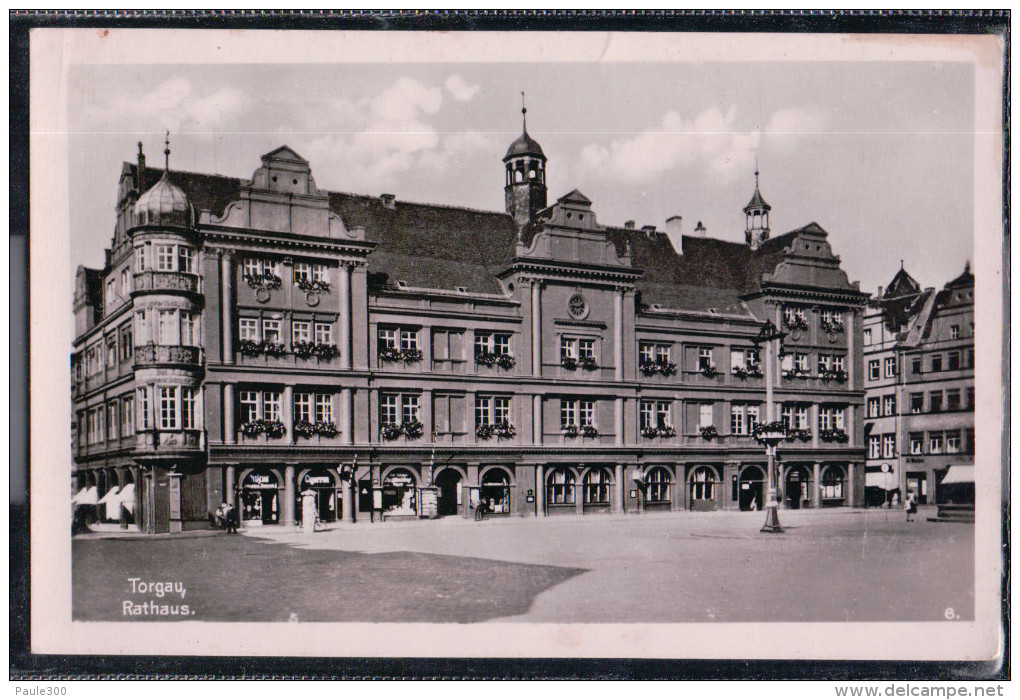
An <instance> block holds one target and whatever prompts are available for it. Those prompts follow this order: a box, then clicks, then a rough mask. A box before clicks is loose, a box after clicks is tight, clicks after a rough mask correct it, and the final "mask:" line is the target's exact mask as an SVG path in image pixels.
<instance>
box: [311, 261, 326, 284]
mask: <svg viewBox="0 0 1020 700" xmlns="http://www.w3.org/2000/svg"><path fill="white" fill-rule="evenodd" d="M312 281H313V282H325V283H327V284H328V283H329V267H327V266H326V265H323V264H322V263H313V264H312Z"/></svg>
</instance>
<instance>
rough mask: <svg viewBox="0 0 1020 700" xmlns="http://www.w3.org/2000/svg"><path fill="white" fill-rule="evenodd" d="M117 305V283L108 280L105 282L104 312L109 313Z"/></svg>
mask: <svg viewBox="0 0 1020 700" xmlns="http://www.w3.org/2000/svg"><path fill="white" fill-rule="evenodd" d="M116 303H117V281H116V280H114V279H108V280H107V281H106V310H107V312H109V310H110V309H112V308H113V307H114V305H115V304H116Z"/></svg>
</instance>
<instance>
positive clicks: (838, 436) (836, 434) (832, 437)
mask: <svg viewBox="0 0 1020 700" xmlns="http://www.w3.org/2000/svg"><path fill="white" fill-rule="evenodd" d="M818 437H820V438H821V439H822V441H824V442H848V441H849V440H850V436H849V435H847V434H846V431H845V430H843V429H842V428H833V429H831V430H819V431H818Z"/></svg>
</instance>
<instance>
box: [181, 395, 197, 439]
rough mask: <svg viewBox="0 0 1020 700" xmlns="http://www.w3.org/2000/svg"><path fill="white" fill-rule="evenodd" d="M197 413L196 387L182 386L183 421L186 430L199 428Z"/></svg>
mask: <svg viewBox="0 0 1020 700" xmlns="http://www.w3.org/2000/svg"><path fill="white" fill-rule="evenodd" d="M195 419H196V414H195V389H194V388H193V387H190V386H182V387H181V422H182V423H183V427H184V429H185V430H195V429H196V428H198V423H197V422H196V420H195Z"/></svg>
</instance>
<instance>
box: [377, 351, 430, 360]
mask: <svg viewBox="0 0 1020 700" xmlns="http://www.w3.org/2000/svg"><path fill="white" fill-rule="evenodd" d="M421 357H422V355H421V350H419V349H417V348H407V349H405V350H400V349H398V348H381V349H380V350H379V360H380V361H381V362H418V361H419V360H421Z"/></svg>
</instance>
